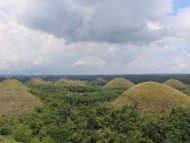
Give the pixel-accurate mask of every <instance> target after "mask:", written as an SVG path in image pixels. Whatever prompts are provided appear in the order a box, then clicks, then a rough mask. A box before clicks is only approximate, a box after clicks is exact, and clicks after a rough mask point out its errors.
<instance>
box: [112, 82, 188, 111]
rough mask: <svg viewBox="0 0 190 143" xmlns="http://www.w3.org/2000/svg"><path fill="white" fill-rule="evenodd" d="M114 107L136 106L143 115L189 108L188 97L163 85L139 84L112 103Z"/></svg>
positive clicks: (154, 83)
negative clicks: (177, 108)
mask: <svg viewBox="0 0 190 143" xmlns="http://www.w3.org/2000/svg"><path fill="white" fill-rule="evenodd" d="M113 105H114V106H116V107H121V106H124V105H129V106H131V105H132V106H133V105H137V106H138V108H139V109H140V110H141V111H142V112H143V113H156V114H158V113H167V112H168V111H170V110H171V109H172V108H173V107H176V106H177V107H189V106H190V97H189V96H187V95H186V94H184V93H182V92H180V91H178V90H176V89H174V88H172V87H170V86H167V85H164V84H160V83H156V82H144V83H140V84H138V85H136V86H134V87H132V88H130V89H129V90H127V91H125V92H124V93H123V94H122V95H121V96H120V97H119V98H118V99H116V100H115V101H114V102H113Z"/></svg>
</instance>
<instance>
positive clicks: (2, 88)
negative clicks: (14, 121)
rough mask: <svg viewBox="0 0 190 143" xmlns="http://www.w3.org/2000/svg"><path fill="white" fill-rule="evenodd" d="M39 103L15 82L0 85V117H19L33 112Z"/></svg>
mask: <svg viewBox="0 0 190 143" xmlns="http://www.w3.org/2000/svg"><path fill="white" fill-rule="evenodd" d="M40 105H41V102H40V101H39V99H37V98H36V97H34V96H33V95H32V94H31V93H29V92H28V88H27V87H26V86H25V85H24V84H22V83H21V82H19V81H17V80H5V81H3V82H2V83H0V116H7V115H8V116H12V115H20V114H22V113H27V112H30V111H33V110H34V109H35V108H36V107H39V106H40Z"/></svg>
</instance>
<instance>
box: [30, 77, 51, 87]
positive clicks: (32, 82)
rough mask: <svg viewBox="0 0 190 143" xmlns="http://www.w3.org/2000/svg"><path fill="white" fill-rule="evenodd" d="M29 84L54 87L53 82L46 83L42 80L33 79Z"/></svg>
mask: <svg viewBox="0 0 190 143" xmlns="http://www.w3.org/2000/svg"><path fill="white" fill-rule="evenodd" d="M29 83H30V84H34V85H52V82H51V81H44V80H42V79H41V78H32V79H31V80H30V81H29Z"/></svg>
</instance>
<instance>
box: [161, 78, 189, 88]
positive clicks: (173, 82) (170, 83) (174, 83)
mask: <svg viewBox="0 0 190 143" xmlns="http://www.w3.org/2000/svg"><path fill="white" fill-rule="evenodd" d="M164 84H166V85H168V86H171V87H174V88H185V87H187V85H185V84H184V83H182V82H180V81H179V80H176V79H169V80H167V81H165V82H164Z"/></svg>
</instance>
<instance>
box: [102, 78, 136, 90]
mask: <svg viewBox="0 0 190 143" xmlns="http://www.w3.org/2000/svg"><path fill="white" fill-rule="evenodd" d="M134 85H135V84H134V83H132V82H131V81H129V80H127V79H125V78H115V79H113V80H111V81H110V82H108V83H107V84H106V85H105V86H104V88H131V87H132V86H134Z"/></svg>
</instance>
